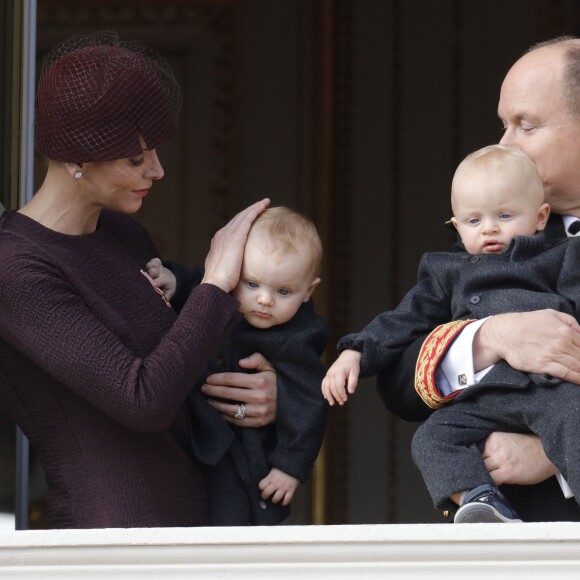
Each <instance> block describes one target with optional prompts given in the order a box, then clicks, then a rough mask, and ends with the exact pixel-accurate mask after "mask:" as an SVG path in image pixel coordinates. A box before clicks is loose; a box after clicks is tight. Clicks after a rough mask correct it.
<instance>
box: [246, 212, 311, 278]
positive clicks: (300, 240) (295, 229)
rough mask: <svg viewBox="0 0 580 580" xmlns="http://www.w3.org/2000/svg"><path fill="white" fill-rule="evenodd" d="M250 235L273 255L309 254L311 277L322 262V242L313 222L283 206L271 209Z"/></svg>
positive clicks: (256, 222)
mask: <svg viewBox="0 0 580 580" xmlns="http://www.w3.org/2000/svg"><path fill="white" fill-rule="evenodd" d="M249 236H259V238H260V243H261V245H262V246H263V248H264V249H265V250H266V251H267V252H269V253H272V254H282V253H294V254H302V253H304V252H309V253H310V254H311V258H312V269H311V272H312V275H313V276H316V275H318V273H319V271H320V263H321V262H322V242H321V241H320V236H319V235H318V232H317V231H316V226H315V225H314V223H313V222H312V220H311V219H310V218H308V217H306V216H305V215H303V214H301V213H299V212H297V211H296V210H293V209H290V208H288V207H285V206H277V207H270V208H268V209H267V210H265V211H264V212H263V213H261V214H260V215H259V216H258V218H257V219H256V221H255V222H254V223H253V224H252V228H251V229H250V234H249Z"/></svg>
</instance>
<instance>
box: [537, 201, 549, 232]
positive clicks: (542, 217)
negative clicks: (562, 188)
mask: <svg viewBox="0 0 580 580" xmlns="http://www.w3.org/2000/svg"><path fill="white" fill-rule="evenodd" d="M549 217H550V206H549V205H548V204H547V203H543V204H542V205H541V206H540V208H539V209H538V223H537V225H536V231H538V232H542V231H544V228H545V227H546V223H548V218H549Z"/></svg>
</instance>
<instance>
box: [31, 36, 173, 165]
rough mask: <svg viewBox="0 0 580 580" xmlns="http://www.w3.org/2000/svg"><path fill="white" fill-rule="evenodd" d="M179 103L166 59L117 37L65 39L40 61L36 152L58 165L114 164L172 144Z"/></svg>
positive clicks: (140, 45) (137, 44)
mask: <svg viewBox="0 0 580 580" xmlns="http://www.w3.org/2000/svg"><path fill="white" fill-rule="evenodd" d="M181 102H182V97H181V91H180V88H179V85H178V84H177V81H176V80H175V77H174V76H173V74H172V72H171V70H170V68H169V65H168V64H167V62H166V61H165V59H164V58H163V57H162V56H161V55H159V54H157V53H156V52H155V51H153V50H151V49H148V48H146V47H145V46H143V45H142V44H141V43H139V42H137V41H134V42H122V41H120V40H119V37H118V36H117V34H116V33H114V32H98V33H95V34H91V35H88V36H83V37H75V38H70V39H68V40H66V41H65V42H63V43H62V44H61V45H59V46H57V47H56V48H54V49H53V50H52V51H51V52H50V53H49V54H48V55H47V56H46V57H45V59H44V62H43V66H42V72H41V75H40V80H39V83H38V91H37V94H36V118H35V140H36V148H37V150H38V151H39V152H40V153H42V154H43V155H46V157H48V158H49V159H53V160H55V161H65V162H73V163H82V162H90V161H112V160H114V159H123V158H126V157H134V156H137V155H140V154H141V153H142V147H141V144H140V142H139V136H142V137H143V139H144V140H145V143H146V145H147V148H148V149H155V148H157V147H159V146H160V145H162V144H163V143H165V142H166V141H168V140H169V139H171V138H172V137H173V136H174V135H175V132H176V122H177V115H178V113H179V109H180V107H181Z"/></svg>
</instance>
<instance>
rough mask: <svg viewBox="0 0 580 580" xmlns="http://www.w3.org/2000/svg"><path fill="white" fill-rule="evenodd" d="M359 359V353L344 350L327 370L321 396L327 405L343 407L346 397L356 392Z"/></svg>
mask: <svg viewBox="0 0 580 580" xmlns="http://www.w3.org/2000/svg"><path fill="white" fill-rule="evenodd" d="M360 359H361V353H360V352H358V351H356V350H345V351H343V352H342V353H341V355H340V356H339V357H338V358H337V359H336V361H334V363H333V364H332V366H331V367H330V368H329V369H328V372H327V373H326V376H325V377H324V379H323V380H322V395H323V396H324V398H325V399H326V400H327V401H328V404H329V405H331V406H333V405H334V403H338V404H339V405H344V404H345V403H346V401H347V400H348V395H349V394H350V395H352V394H353V393H354V392H355V391H356V386H357V383H358V376H359V373H360ZM345 385H346V388H345Z"/></svg>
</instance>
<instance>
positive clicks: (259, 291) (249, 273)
mask: <svg viewBox="0 0 580 580" xmlns="http://www.w3.org/2000/svg"><path fill="white" fill-rule="evenodd" d="M319 282H320V279H319V278H313V277H312V257H311V255H310V253H309V252H305V253H291V252H285V253H282V254H281V253H277V252H274V253H269V252H266V251H265V250H264V248H263V247H262V246H261V245H260V244H259V243H258V242H257V241H256V240H254V239H252V238H251V237H250V239H249V240H248V242H247V244H246V250H245V253H244V263H243V265H242V274H241V276H240V281H239V282H238V285H237V286H236V287H235V288H234V291H233V293H232V294H233V295H234V297H235V298H236V299H237V300H239V302H240V308H239V311H240V312H241V313H242V314H243V315H244V318H245V319H246V320H247V321H248V322H249V323H250V324H251V325H252V326H255V327H256V328H270V327H271V326H276V325H278V324H283V323H284V322H288V321H289V320H290V319H291V318H292V317H293V316H294V315H295V314H296V312H297V311H298V309H299V308H300V305H301V304H302V303H304V302H307V301H308V299H309V298H310V295H311V294H312V291H313V290H314V288H315V287H316V286H317V285H318V283H319Z"/></svg>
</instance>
